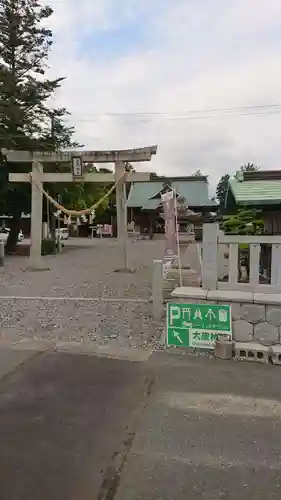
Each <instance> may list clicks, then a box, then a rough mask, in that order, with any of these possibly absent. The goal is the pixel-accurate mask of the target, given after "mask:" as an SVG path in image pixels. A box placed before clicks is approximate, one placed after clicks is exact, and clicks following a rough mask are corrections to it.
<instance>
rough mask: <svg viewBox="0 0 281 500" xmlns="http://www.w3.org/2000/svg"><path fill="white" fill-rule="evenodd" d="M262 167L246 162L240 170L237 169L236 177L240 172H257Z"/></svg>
mask: <svg viewBox="0 0 281 500" xmlns="http://www.w3.org/2000/svg"><path fill="white" fill-rule="evenodd" d="M259 169H260V167H258V166H257V165H254V163H250V162H248V163H245V164H244V165H241V167H240V170H237V172H236V174H235V177H236V178H237V176H238V175H239V173H240V172H243V173H244V172H257V171H258V170H259Z"/></svg>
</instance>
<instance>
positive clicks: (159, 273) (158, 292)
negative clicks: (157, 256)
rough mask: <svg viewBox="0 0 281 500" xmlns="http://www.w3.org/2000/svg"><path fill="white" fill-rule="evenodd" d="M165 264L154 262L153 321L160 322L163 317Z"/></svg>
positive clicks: (158, 261)
mask: <svg viewBox="0 0 281 500" xmlns="http://www.w3.org/2000/svg"><path fill="white" fill-rule="evenodd" d="M163 281H164V278H163V262H162V260H154V261H153V271H152V313H153V319H155V320H156V321H160V320H161V319H162V316H163Z"/></svg>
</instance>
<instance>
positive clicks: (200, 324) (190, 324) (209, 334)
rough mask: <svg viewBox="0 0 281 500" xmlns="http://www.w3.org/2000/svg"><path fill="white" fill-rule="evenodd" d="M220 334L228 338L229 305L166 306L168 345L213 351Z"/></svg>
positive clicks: (230, 330)
mask: <svg viewBox="0 0 281 500" xmlns="http://www.w3.org/2000/svg"><path fill="white" fill-rule="evenodd" d="M220 335H224V336H225V335H227V336H228V338H229V340H231V339H232V321H231V306H230V305H213V304H173V303H168V307H167V344H168V345H170V346H172V345H173V346H180V347H196V348H201V349H214V347H215V343H216V341H217V340H218V338H219V336H220Z"/></svg>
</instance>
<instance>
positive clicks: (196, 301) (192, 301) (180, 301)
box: [170, 294, 216, 304]
mask: <svg viewBox="0 0 281 500" xmlns="http://www.w3.org/2000/svg"><path fill="white" fill-rule="evenodd" d="M171 295H172V294H171ZM170 302H176V303H177V304H216V301H215V300H204V299H189V298H184V297H181V298H180V297H176V298H174V297H173V296H171V299H170Z"/></svg>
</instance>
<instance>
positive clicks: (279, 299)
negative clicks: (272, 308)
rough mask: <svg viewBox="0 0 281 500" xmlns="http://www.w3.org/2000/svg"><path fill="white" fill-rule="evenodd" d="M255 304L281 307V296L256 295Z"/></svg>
mask: <svg viewBox="0 0 281 500" xmlns="http://www.w3.org/2000/svg"><path fill="white" fill-rule="evenodd" d="M254 303H255V304H272V305H280V306H281V294H278V293H254Z"/></svg>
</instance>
